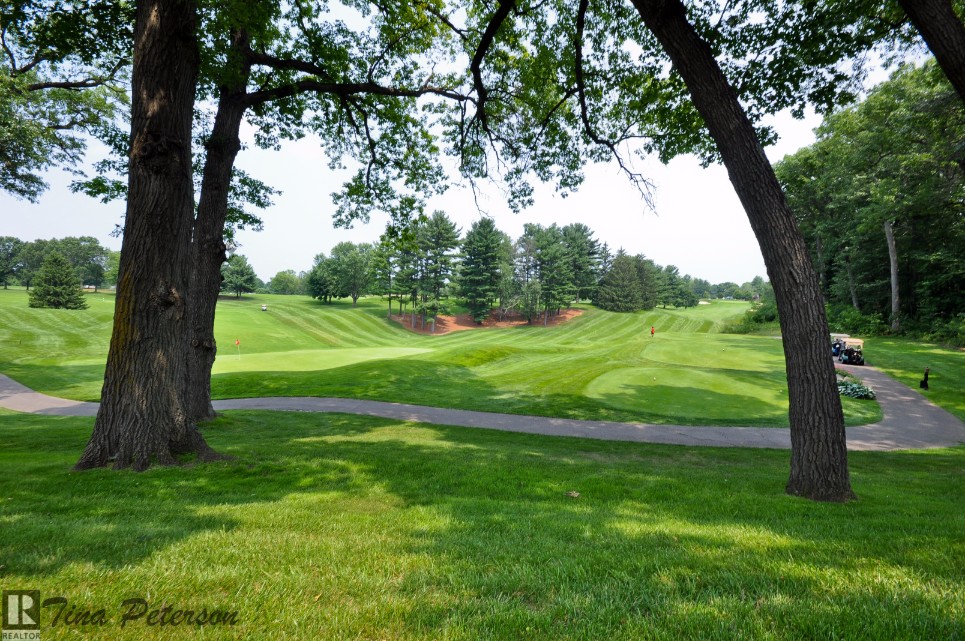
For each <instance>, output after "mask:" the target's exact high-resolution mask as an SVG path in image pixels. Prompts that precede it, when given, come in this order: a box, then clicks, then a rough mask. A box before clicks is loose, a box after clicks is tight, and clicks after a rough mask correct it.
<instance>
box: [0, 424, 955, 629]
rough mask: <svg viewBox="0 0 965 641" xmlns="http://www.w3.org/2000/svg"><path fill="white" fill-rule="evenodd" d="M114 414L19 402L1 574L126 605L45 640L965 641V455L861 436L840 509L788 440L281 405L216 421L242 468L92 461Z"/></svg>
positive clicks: (215, 429)
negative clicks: (177, 619) (690, 439)
mask: <svg viewBox="0 0 965 641" xmlns="http://www.w3.org/2000/svg"><path fill="white" fill-rule="evenodd" d="M91 425H92V419H78V418H55V417H37V416H24V415H15V414H11V413H4V412H0V466H2V468H3V470H4V473H3V474H2V475H0V531H2V533H3V535H2V536H0V583H2V587H3V588H4V589H36V590H40V592H41V597H42V598H50V597H54V596H63V597H66V598H67V599H68V602H69V604H70V605H71V606H73V607H74V608H75V609H76V610H78V611H80V610H85V609H89V610H98V609H101V608H103V609H104V610H105V613H106V616H107V619H108V624H107V625H105V626H103V627H98V626H87V627H82V628H72V627H68V626H64V625H63V624H60V625H58V626H55V627H50V621H51V619H52V615H53V612H52V611H51V610H50V609H45V610H44V615H43V616H44V618H43V621H44V622H45V627H44V628H43V630H42V638H44V639H68V638H71V639H72V638H90V639H111V640H115V639H121V640H123V639H138V640H142V639H143V640H151V639H173V638H199V639H269V638H277V639H325V640H329V641H337V640H341V639H395V640H427V641H428V640H439V639H446V640H466V641H478V640H486V639H492V640H498V641H502V640H505V639H526V640H544V639H545V640H547V641H561V640H569V639H585V640H588V641H598V640H600V639H607V640H621V639H626V640H632V641H638V640H647V639H660V640H664V639H666V640H670V639H680V640H687V641H690V640H692V639H721V640H730V639H739V638H742V639H787V640H795V641H796V640H798V639H849V640H861V639H868V640H873V641H878V640H880V639H889V640H894V639H914V640H919V639H961V638H963V637H965V512H963V511H962V509H961V507H962V505H961V488H962V484H963V482H965V447H959V448H953V449H947V450H938V451H935V450H933V451H927V452H900V453H861V452H856V453H851V454H850V455H849V460H850V467H851V474H852V479H853V482H854V486H855V489H856V492H857V493H858V495H859V497H860V500H858V501H856V502H852V503H849V504H846V505H838V504H819V503H814V502H810V501H805V500H801V499H796V498H792V497H789V496H786V495H784V494H783V492H782V488H783V485H784V481H785V479H786V475H787V453H786V452H779V451H768V450H739V449H706V448H683V447H671V446H657V445H646V444H635V443H612V442H604V441H590V440H582V439H565V438H552V437H539V436H530V435H523V434H511V433H503V432H490V431H485V430H471V429H465V428H454V427H443V426H437V425H425V424H414V423H400V422H397V421H390V420H384V419H377V418H368V417H355V416H343V415H312V414H302V413H280V412H274V413H271V412H228V413H226V414H225V416H224V417H222V418H220V419H218V420H217V421H215V422H213V423H211V424H209V425H207V426H206V427H205V428H204V429H205V436H206V438H207V439H208V441H209V442H210V443H211V444H212V445H213V446H214V447H215V448H217V449H218V450H220V451H222V452H226V453H229V454H231V455H233V456H234V457H235V458H234V459H233V460H231V461H228V462H225V463H218V464H209V465H202V466H197V467H188V468H177V469H171V468H167V469H151V470H149V471H147V472H144V473H140V474H135V473H131V472H113V471H110V470H94V471H89V472H84V473H73V472H70V471H68V470H69V466H70V465H71V464H73V463H74V462H75V461H76V460H77V458H78V456H79V454H80V452H81V450H82V448H83V446H84V443H85V441H86V438H87V437H88V435H89V434H90V429H91ZM570 491H575V492H579V497H577V498H571V497H568V496H567V492H570ZM132 597H140V598H144V599H147V600H148V602H149V604H150V606H151V607H152V608H160V607H162V605H165V604H167V605H171V606H173V607H174V608H177V609H193V610H200V609H202V608H207V609H209V610H212V609H221V610H229V611H232V610H237V613H238V614H237V621H238V622H237V624H236V625H234V626H231V627H218V626H204V627H201V628H193V627H189V626H182V627H180V628H172V627H161V626H148V625H147V624H146V623H145V621H144V620H143V619H142V620H140V621H135V622H133V623H129V624H128V625H127V626H126V627H124V628H121V627H119V622H120V619H121V615H122V612H123V610H122V609H121V607H120V604H121V602H122V601H123V600H124V599H128V598H132Z"/></svg>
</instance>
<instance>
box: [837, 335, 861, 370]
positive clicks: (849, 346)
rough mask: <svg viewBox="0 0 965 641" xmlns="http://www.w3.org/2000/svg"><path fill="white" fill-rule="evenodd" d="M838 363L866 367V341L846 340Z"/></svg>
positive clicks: (857, 339)
mask: <svg viewBox="0 0 965 641" xmlns="http://www.w3.org/2000/svg"><path fill="white" fill-rule="evenodd" d="M838 362H840V363H844V364H845V365H864V341H863V340H861V339H860V338H850V337H849V338H846V339H844V346H843V347H842V349H841V353H840V354H839V355H838Z"/></svg>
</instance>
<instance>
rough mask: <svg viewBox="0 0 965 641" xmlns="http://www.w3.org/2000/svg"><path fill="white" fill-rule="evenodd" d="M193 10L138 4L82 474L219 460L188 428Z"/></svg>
mask: <svg viewBox="0 0 965 641" xmlns="http://www.w3.org/2000/svg"><path fill="white" fill-rule="evenodd" d="M195 14H196V7H195V4H194V3H193V2H192V1H191V0H143V1H142V2H139V3H138V7H137V18H136V23H135V34H134V42H135V48H134V69H133V76H132V91H131V93H132V112H131V151H130V170H129V176H128V200H127V213H126V219H125V223H124V241H123V243H122V247H121V259H120V266H119V278H118V285H117V300H116V304H115V312H114V329H113V333H112V335H111V344H110V350H109V352H108V357H107V369H106V372H105V376H104V387H103V390H102V392H101V406H100V410H99V411H98V413H97V419H96V420H95V422H94V431H93V434H92V435H91V438H90V441H89V442H88V443H87V447H86V449H85V450H84V453H83V455H82V456H81V458H80V460H79V461H78V463H77V465H76V469H88V468H92V467H99V466H103V465H106V464H107V463H108V462H109V461H111V460H114V467H115V468H124V467H129V466H130V467H133V468H134V469H135V470H144V469H146V468H147V467H149V466H150V465H151V464H152V463H158V464H162V465H168V464H173V463H176V462H177V459H176V456H177V455H178V454H181V453H187V452H193V453H196V454H198V455H199V456H201V457H202V458H204V459H208V458H215V457H216V456H217V455H216V454H215V453H214V452H213V451H212V450H211V449H210V448H209V447H208V446H207V444H206V443H205V441H204V439H203V438H202V437H201V435H200V434H199V433H198V431H197V429H196V428H195V427H194V426H193V425H192V424H191V423H190V422H189V421H188V417H187V413H186V412H185V408H184V399H183V398H182V395H181V393H180V391H181V390H182V381H183V379H184V377H185V375H186V371H185V366H184V365H185V358H184V337H185V335H186V318H185V306H186V303H187V301H186V300H185V293H186V290H187V270H186V266H187V264H188V259H189V255H190V240H191V218H192V210H193V207H194V194H193V185H192V179H191V121H192V111H193V107H194V94H195V84H196V80H197V72H198V51H197V42H196V35H195V29H196V15H195Z"/></svg>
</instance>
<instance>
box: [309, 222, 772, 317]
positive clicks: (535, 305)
mask: <svg viewBox="0 0 965 641" xmlns="http://www.w3.org/2000/svg"><path fill="white" fill-rule="evenodd" d="M304 281H305V287H306V290H307V291H308V293H309V294H310V295H311V296H312V297H314V298H317V299H319V300H322V301H325V302H329V301H331V300H333V299H336V298H345V297H351V298H352V299H353V302H354V301H356V300H357V299H358V297H359V296H361V295H363V294H380V295H383V296H386V297H387V298H388V314H389V315H391V314H392V313H393V301H395V303H394V304H395V305H396V306H397V312H396V313H398V314H399V315H405V314H406V313H407V312H409V313H410V314H411V315H410V320H409V322H411V323H412V326H413V327H416V326H420V325H421V326H422V327H425V326H426V325H427V323H430V322H431V320H432V319H433V318H434V317H435V316H437V315H439V314H447V313H449V311H450V310H451V305H450V304H449V301H450V300H451V299H458V300H460V301H461V302H463V303H464V304H465V306H466V307H467V308H468V309H469V314H470V316H471V317H472V319H473V320H474V321H476V322H477V323H482V322H484V321H485V320H486V319H488V318H490V317H491V316H492V315H495V316H496V318H498V319H500V320H502V319H505V318H507V317H508V316H509V315H512V314H518V315H521V316H522V317H523V318H525V319H526V320H527V321H528V322H530V323H535V322H543V323H544V324H545V323H548V322H549V319H551V318H552V317H553V316H556V315H559V314H560V313H561V311H562V310H563V309H564V308H566V307H568V306H569V305H570V304H571V303H573V302H574V301H575V302H580V301H592V302H594V303H595V304H596V305H598V306H599V307H601V308H603V309H607V310H611V311H619V312H633V311H637V310H641V309H652V308H654V307H656V306H657V305H663V306H664V307H667V306H672V307H692V306H694V305H696V304H697V303H698V302H699V300H700V299H701V298H711V297H718V298H742V299H745V300H752V299H756V298H759V296H760V295H761V293H762V292H763V291H764V290H765V289H766V283H765V282H764V280H763V279H761V278H757V279H755V280H754V281H752V282H750V283H745V284H744V285H737V284H735V283H722V284H718V285H712V284H711V283H710V282H709V281H706V280H703V279H698V278H692V277H691V276H689V275H683V276H682V275H681V274H680V272H679V270H678V269H677V268H676V267H675V266H673V265H668V266H667V267H662V266H660V265H657V264H655V263H654V262H653V261H652V260H650V259H648V258H645V257H644V256H641V255H638V256H630V255H627V254H626V253H625V252H624V251H623V250H620V251H618V252H617V254H616V256H613V255H612V254H611V252H610V250H609V248H608V247H607V246H606V245H605V244H601V243H600V242H599V241H598V240H597V239H596V238H595V237H594V234H593V231H592V230H591V229H590V228H589V227H587V226H586V225H584V224H581V223H574V224H571V225H566V226H564V227H560V226H559V225H555V224H553V225H550V226H548V227H547V226H543V225H537V224H526V225H524V226H523V234H522V235H521V236H520V237H519V238H517V239H516V240H515V241H514V240H513V239H511V238H510V237H509V235H508V234H506V233H505V232H502V231H500V230H499V229H498V228H497V227H496V224H495V222H493V220H492V219H490V218H480V219H479V220H477V221H476V222H474V223H473V224H472V226H471V227H470V228H469V230H468V231H466V233H465V235H464V236H463V235H461V230H459V229H458V228H457V227H456V225H455V223H454V222H452V220H450V219H449V217H448V216H446V214H444V213H443V212H436V213H434V214H433V215H432V216H429V217H427V218H423V219H421V220H418V221H415V222H414V223H412V224H411V225H410V226H409V227H408V228H406V229H403V230H401V231H399V230H397V229H393V230H390V231H389V232H387V233H386V234H384V235H383V237H382V239H381V241H380V242H379V243H378V244H377V245H374V246H373V245H369V244H366V243H361V244H353V243H340V244H339V245H337V246H336V247H335V248H333V249H332V252H331V256H326V255H325V254H324V253H322V254H318V255H317V256H316V257H315V264H314V265H313V267H312V269H311V270H310V271H309V272H308V274H307V275H306V276H305V279H304Z"/></svg>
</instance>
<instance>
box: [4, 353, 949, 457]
mask: <svg viewBox="0 0 965 641" xmlns="http://www.w3.org/2000/svg"><path fill="white" fill-rule="evenodd" d="M846 369H852V371H855V372H856V373H860V375H861V378H862V379H864V382H865V383H866V384H867V385H869V386H870V387H872V388H874V390H875V392H876V393H877V395H878V402H879V403H880V404H881V408H882V411H883V414H884V418H883V420H882V421H881V422H879V423H875V424H873V425H861V426H858V427H849V428H847V434H848V449H850V450H879V451H887V450H904V449H924V448H935V447H949V446H952V445H956V444H958V443H963V442H965V424H963V423H962V421H960V420H959V419H958V418H956V417H955V416H953V415H952V414H950V413H948V412H946V411H945V410H943V409H941V408H940V407H937V406H936V405H934V404H933V403H931V402H930V401H928V400H927V399H926V398H925V397H924V396H922V395H921V394H919V393H918V392H916V391H915V390H912V389H910V388H908V387H906V386H905V385H902V384H901V383H899V382H897V381H895V380H894V379H892V378H891V377H890V376H888V375H887V374H884V373H883V372H880V371H878V370H877V369H875V368H873V367H856V368H847V367H846ZM0 407H3V408H6V409H10V410H15V411H18V412H30V413H33V414H47V415H54V416H94V415H95V414H96V413H97V407H98V404H97V403H85V402H81V401H71V400H67V399H62V398H55V397H53V396H47V395H46V394H41V393H39V392H34V391H33V390H31V389H29V388H27V387H24V386H23V385H21V384H20V383H17V382H16V381H14V380H13V379H11V378H9V377H7V376H4V375H2V374H0ZM214 407H215V409H216V410H219V411H220V410H234V409H249V410H255V409H257V410H279V411H293V412H342V413H347V414H362V415H366V416H380V417H383V418H390V419H399V420H405V421H418V422H422V423H435V424H438V425H458V426H462V427H477V428H484V429H495V430H504V431H509V432H526V433H529V434H548V435H553V436H580V437H584V438H596V439H603V440H611V441H638V442H643V443H667V444H673V445H703V446H712V447H765V448H778V449H789V448H790V447H791V438H790V431H789V430H788V429H786V428H784V429H782V428H773V427H771V428H768V427H695V426H685V425H650V424H645V423H616V422H611V421H580V420H574V419H565V418H549V417H544V416H521V415H517V414H496V413H489V412H471V411H467V410H454V409H444V408H438V407H424V406H421V405H406V404H403V403H385V402H381V401H365V400H354V399H345V398H317V397H270V398H238V399H229V400H223V401H215V402H214Z"/></svg>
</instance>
